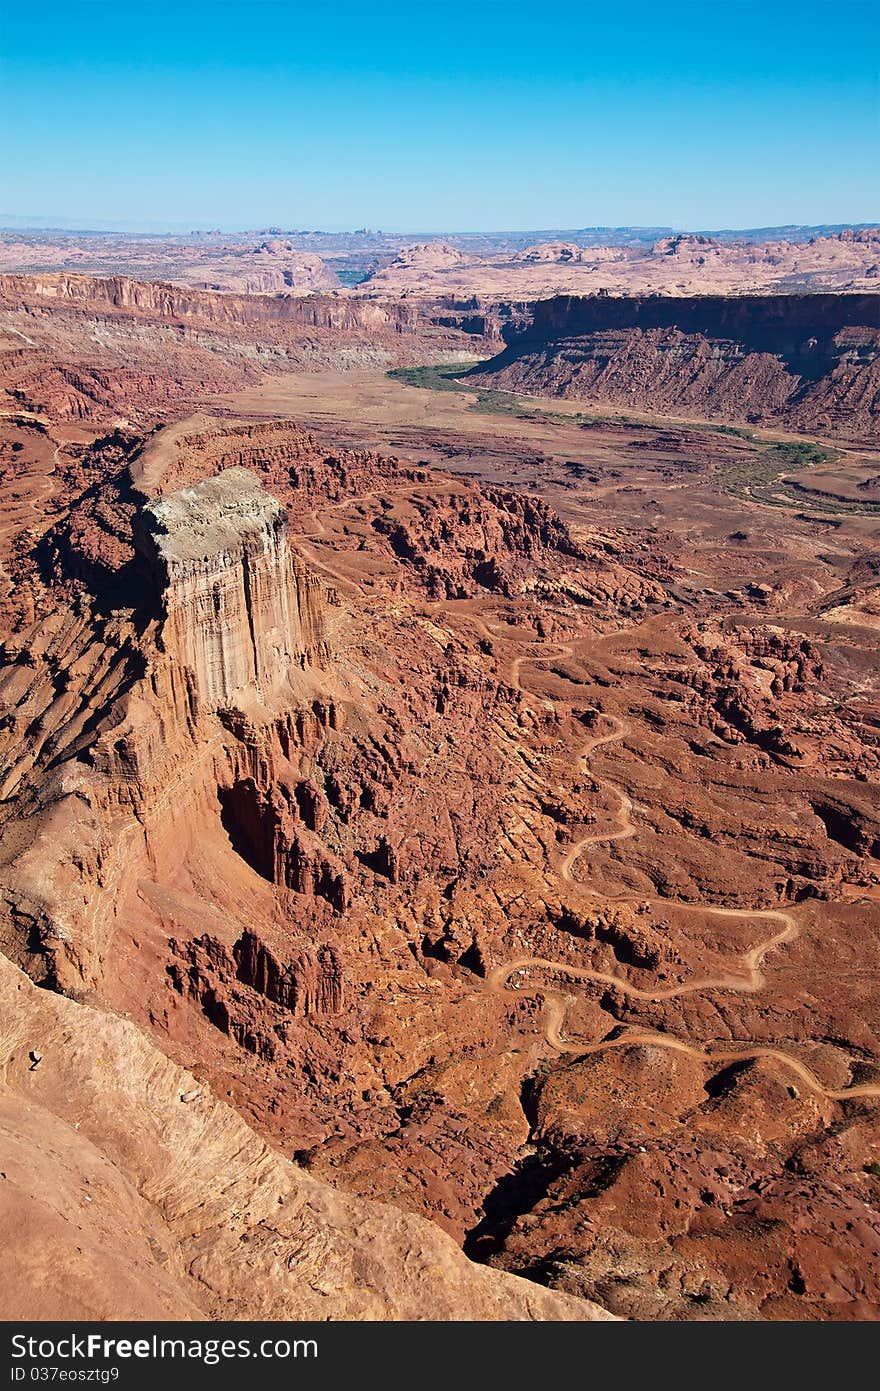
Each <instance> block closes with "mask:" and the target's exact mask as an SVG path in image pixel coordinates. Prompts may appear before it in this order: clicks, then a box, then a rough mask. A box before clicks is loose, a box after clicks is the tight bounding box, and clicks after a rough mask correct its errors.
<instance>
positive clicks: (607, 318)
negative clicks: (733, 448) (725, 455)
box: [471, 294, 880, 441]
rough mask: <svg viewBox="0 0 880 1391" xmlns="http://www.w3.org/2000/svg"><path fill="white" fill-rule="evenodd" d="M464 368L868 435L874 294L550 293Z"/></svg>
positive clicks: (874, 358) (876, 401) (586, 393)
mask: <svg viewBox="0 0 880 1391" xmlns="http://www.w3.org/2000/svg"><path fill="white" fill-rule="evenodd" d="M504 336H505V338H506V340H507V343H508V346H507V348H506V349H505V351H504V352H502V353H500V354H499V355H498V356H497V357H495V358H493V359H492V361H491V362H489V363H488V364H486V365H485V366H483V367H481V368H479V369H477V370H476V371H475V372H474V373H472V374H471V376H473V377H474V379H475V380H477V381H479V382H480V383H482V384H485V385H487V386H493V387H498V388H501V389H503V390H513V391H526V392H531V393H534V394H536V395H546V396H562V397H571V398H576V399H582V400H592V401H596V402H601V403H607V404H609V405H614V406H617V407H631V406H632V405H633V404H634V403H635V402H637V403H638V406H639V409H640V410H655V411H659V412H676V411H680V412H688V413H696V414H698V415H700V416H704V417H706V418H719V417H720V418H723V419H725V420H741V421H748V422H753V423H760V422H765V421H766V422H770V421H778V422H781V423H784V424H786V425H789V426H791V427H792V428H795V429H803V430H811V431H816V432H820V433H830V434H839V435H841V436H843V437H846V438H853V439H864V440H866V441H867V440H873V439H876V438H877V436H878V432H880V424H878V422H880V297H878V296H876V295H865V294H861V295H858V294H852V295H765V296H746V295H740V296H735V297H734V296H730V297H727V296H723V297H722V296H702V297H699V298H690V299H673V298H671V297H668V298H664V297H644V298H614V297H611V296H607V297H606V296H595V297H590V298H582V299H579V298H575V297H571V296H560V297H558V298H556V299H552V300H547V301H546V302H544V303H542V304H538V305H536V306H535V308H534V313H533V316H532V319H531V322H530V323H529V324H528V325H527V326H526V327H525V328H517V327H516V326H513V327H512V328H511V329H508V330H505V334H504Z"/></svg>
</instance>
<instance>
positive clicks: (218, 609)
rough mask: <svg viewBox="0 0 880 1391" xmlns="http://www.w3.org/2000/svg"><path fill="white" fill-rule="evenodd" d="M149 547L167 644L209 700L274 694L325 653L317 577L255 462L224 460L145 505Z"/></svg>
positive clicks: (220, 703)
mask: <svg viewBox="0 0 880 1391" xmlns="http://www.w3.org/2000/svg"><path fill="white" fill-rule="evenodd" d="M140 541H141V546H142V549H143V550H144V552H145V553H146V554H147V555H148V556H149V554H150V551H152V552H153V553H154V556H155V559H156V561H157V565H158V570H159V574H160V577H161V582H162V585H163V589H164V600H163V602H164V606H165V612H166V629H165V634H164V638H163V641H164V645H165V646H166V648H170V649H171V650H173V651H174V652H176V653H177V654H178V656H179V659H180V661H181V662H182V663H183V664H184V665H185V666H186V667H187V668H188V670H189V671H190V672H191V673H192V678H193V686H194V690H195V692H196V693H197V696H198V698H199V699H200V701H201V702H202V703H203V705H204V706H205V707H206V708H207V709H220V708H223V707H225V706H228V705H230V704H231V703H232V702H233V701H234V699H235V697H236V696H237V695H240V694H241V693H242V692H243V691H246V690H249V689H254V690H256V691H258V692H259V693H261V694H267V693H268V692H270V691H271V690H273V689H274V688H276V687H277V686H278V685H279V684H280V683H281V682H283V680H284V678H285V677H286V675H287V673H288V672H289V670H290V667H291V665H292V664H293V665H299V666H303V665H305V664H306V663H307V662H310V661H312V660H316V659H320V658H321V656H322V654H323V652H324V646H325V645H324V641H323V636H322V630H321V620H320V613H319V609H318V604H317V600H316V592H317V590H318V588H319V586H318V582H317V581H316V580H315V578H314V577H313V576H311V575H310V574H309V573H308V572H307V570H306V567H305V566H304V564H303V562H302V561H301V560H300V559H299V558H298V557H297V556H295V555H294V553H293V551H292V550H291V547H290V545H289V543H288V538H287V529H286V517H285V513H284V509H283V507H282V506H281V504H280V503H279V502H278V501H277V500H276V499H275V498H274V497H272V495H271V493H268V492H267V491H266V490H265V489H264V488H263V487H262V486H261V485H260V483H259V481H258V480H257V478H256V477H255V476H254V474H252V473H250V472H249V471H248V470H247V469H243V468H231V469H225V470H224V471H223V472H222V473H220V474H218V475H217V476H216V477H214V478H209V479H206V480H204V481H203V482H201V483H198V484H196V485H195V486H194V487H190V488H183V489H181V491H180V492H177V493H173V494H171V495H170V496H169V497H167V498H164V499H163V500H161V501H159V502H154V503H151V504H150V505H149V506H147V507H146V508H145V509H144V512H143V517H142V522H141V526H140Z"/></svg>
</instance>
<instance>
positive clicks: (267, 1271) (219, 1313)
mask: <svg viewBox="0 0 880 1391" xmlns="http://www.w3.org/2000/svg"><path fill="white" fill-rule="evenodd" d="M0 1004H2V1016H3V1018H4V1020H6V1021H7V1025H6V1028H5V1030H4V1034H3V1039H2V1051H0V1063H2V1066H3V1071H4V1086H3V1089H2V1095H0V1141H2V1146H3V1156H4V1158H3V1166H4V1168H3V1182H2V1184H0V1235H2V1238H3V1244H4V1249H5V1251H6V1261H7V1278H6V1279H5V1280H4V1281H3V1293H2V1296H0V1312H2V1314H3V1316H4V1317H5V1318H10V1319H22V1318H33V1317H34V1316H35V1314H36V1316H38V1317H43V1318H56V1319H89V1320H95V1319H107V1318H115V1319H118V1318H131V1319H151V1318H159V1319H161V1318H165V1319H169V1318H171V1319H187V1320H188V1319H205V1318H207V1319H275V1320H290V1319H318V1320H322V1321H323V1320H325V1319H327V1318H333V1319H424V1318H429V1319H607V1318H610V1317H611V1316H610V1315H608V1314H606V1313H605V1311H604V1310H603V1309H601V1308H599V1307H598V1306H597V1305H595V1304H592V1303H589V1302H588V1301H585V1300H579V1299H571V1298H569V1297H568V1296H566V1295H558V1294H554V1293H551V1292H550V1291H548V1290H544V1289H541V1288H540V1287H539V1286H536V1285H533V1284H531V1283H530V1282H528V1281H525V1280H517V1279H513V1278H511V1277H509V1276H505V1275H500V1274H498V1273H496V1272H494V1271H490V1270H480V1269H479V1268H477V1267H476V1266H474V1265H472V1264H471V1263H470V1262H469V1261H468V1260H467V1259H466V1258H465V1257H464V1256H463V1255H462V1253H461V1251H460V1250H459V1249H458V1248H457V1247H456V1245H455V1243H454V1242H453V1241H452V1240H451V1238H449V1237H448V1236H446V1235H445V1234H444V1233H443V1232H441V1231H439V1229H438V1228H437V1227H435V1226H434V1225H433V1224H432V1223H430V1222H426V1221H424V1220H423V1219H421V1218H418V1217H415V1216H411V1215H409V1214H405V1213H403V1212H401V1211H399V1210H397V1209H394V1208H391V1207H387V1206H384V1205H382V1204H374V1203H369V1202H365V1201H363V1200H362V1199H359V1198H356V1197H351V1196H348V1195H346V1194H343V1193H340V1192H337V1191H335V1190H334V1189H333V1188H331V1187H330V1186H329V1185H327V1184H325V1183H321V1182H320V1181H319V1180H317V1179H315V1178H314V1177H312V1176H311V1175H309V1174H307V1173H304V1172H303V1171H302V1170H301V1169H297V1168H296V1167H295V1166H294V1165H293V1164H292V1163H290V1162H289V1161H288V1160H286V1159H284V1158H283V1157H282V1155H281V1154H280V1153H279V1152H278V1150H276V1149H273V1148H271V1147H270V1146H268V1145H267V1144H265V1143H264V1142H263V1141H262V1140H260V1139H259V1138H258V1136H257V1135H256V1134H255V1133H254V1132H253V1131H252V1130H250V1129H249V1128H248V1126H247V1125H246V1124H245V1123H244V1122H243V1121H242V1120H241V1118H240V1117H239V1116H238V1115H236V1113H235V1112H234V1111H233V1110H232V1109H231V1108H230V1107H229V1106H227V1105H225V1104H224V1103H223V1102H222V1101H219V1100H217V1099H215V1098H214V1097H213V1096H212V1095H211V1092H210V1090H209V1089H208V1088H207V1087H205V1086H204V1085H203V1084H202V1083H201V1082H199V1081H198V1080H197V1079H196V1078H195V1077H194V1076H193V1075H192V1073H191V1072H186V1071H184V1070H183V1069H182V1068H180V1067H176V1066H175V1065H174V1064H173V1063H171V1062H169V1060H168V1059H167V1058H165V1057H164V1056H163V1055H162V1054H161V1053H160V1052H159V1051H158V1050H157V1049H156V1048H155V1047H154V1045H153V1044H151V1043H150V1042H149V1041H148V1039H147V1038H146V1037H145V1035H144V1034H143V1033H142V1032H141V1031H140V1030H139V1029H138V1028H136V1027H135V1025H133V1024H131V1023H130V1022H128V1021H126V1020H123V1019H120V1018H118V1017H117V1016H116V1015H114V1014H113V1013H110V1012H107V1011H105V1010H93V1009H89V1008H87V1007H86V1006H84V1005H79V1004H75V1003H74V1002H73V1001H72V1000H66V999H63V998H61V997H60V996H58V995H50V994H49V993H48V992H46V991H41V990H38V989H36V988H35V987H34V986H33V985H32V984H31V983H30V982H29V981H28V980H27V978H26V977H24V976H22V975H21V973H20V972H19V971H17V970H16V969H15V968H14V967H13V966H12V965H11V964H10V963H9V962H8V961H6V960H5V959H3V958H2V957H0ZM34 1049H37V1050H38V1051H39V1052H40V1055H41V1063H40V1066H39V1068H37V1069H34V1067H33V1066H32V1059H31V1057H30V1056H29V1053H30V1051H31V1050H34Z"/></svg>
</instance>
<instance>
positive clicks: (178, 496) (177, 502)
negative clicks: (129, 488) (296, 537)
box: [144, 468, 284, 563]
mask: <svg viewBox="0 0 880 1391" xmlns="http://www.w3.org/2000/svg"><path fill="white" fill-rule="evenodd" d="M144 515H145V521H146V524H147V527H148V529H149V531H150V533H151V535H152V537H153V540H154V541H155V544H156V548H157V550H158V551H159V554H160V555H161V556H162V557H163V558H164V559H165V560H166V561H169V562H172V563H173V562H175V561H176V562H183V561H191V560H203V559H205V558H207V557H208V556H212V555H217V554H218V553H222V552H225V551H234V550H236V549H238V548H239V547H240V546H241V545H242V543H243V542H244V541H245V540H246V539H247V538H248V537H252V536H254V535H256V534H257V533H259V532H263V531H265V530H266V529H267V528H270V527H273V526H275V525H276V524H277V522H278V520H279V518H280V517H282V516H283V515H284V508H283V507H282V506H281V503H280V502H279V501H278V499H277V498H275V497H273V496H272V494H271V493H269V492H267V491H266V489H265V488H264V487H263V485H262V484H261V483H260V481H259V479H258V478H257V476H256V474H254V473H251V471H250V469H246V468H228V469H224V470H223V472H222V473H218V474H215V476H214V477H213V478H206V479H204V480H203V482H201V483H194V484H193V485H192V487H189V488H181V489H180V491H179V492H176V493H169V494H168V496H167V497H164V498H162V499H161V500H160V501H158V502H151V503H150V504H149V505H148V506H147V507H145V508H144Z"/></svg>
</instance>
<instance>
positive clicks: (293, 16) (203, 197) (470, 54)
mask: <svg viewBox="0 0 880 1391" xmlns="http://www.w3.org/2000/svg"><path fill="white" fill-rule="evenodd" d="M878 30H880V5H878V4H877V3H876V0H801V3H796V0H762V3H753V0H694V3H691V0H667V2H666V3H664V0H651V3H642V0H629V3H626V2H625V0H624V3H620V0H618V3H611V0H605V3H594V2H593V0H581V3H570V2H569V0H554V3H545V4H541V3H539V0H528V3H520V0H506V3H496V0H474V3H468V4H464V3H460V0H446V3H438V2H437V0H407V3H405V4H404V3H396V0H376V3H358V4H353V3H346V0H337V3H333V4H325V3H322V0H311V2H310V3H308V4H300V3H290V0H277V3H275V2H274V0H250V3H244V2H243V0H229V3H224V0H213V3H196V2H195V0H192V2H190V0H179V3H177V4H171V3H166V0H155V3H150V2H149V0H141V3H126V0H112V3H105V0H66V2H65V3H55V0H48V3H39V4H37V3H34V0H28V2H27V3H22V0H0V111H2V114H3V126H4V133H5V139H4V158H3V161H2V169H0V216H2V215H3V214H6V215H10V214H14V215H18V216H20V217H21V216H24V217H31V216H34V217H43V218H47V217H48V218H52V219H55V218H57V219H59V222H60V223H61V224H65V223H66V224H67V225H85V226H100V225H105V224H108V223H117V224H119V225H124V226H127V227H132V228H137V227H142V228H158V227H213V226H222V227H229V228H239V227H241V228H244V227H250V228H253V227H263V226H268V225H275V226H283V227H291V228H293V227H299V228H325V229H329V230H338V229H346V228H354V227H359V226H370V227H373V228H377V227H381V228H384V229H387V230H399V231H404V232H417V231H426V230H430V231H442V230H448V231H456V230H458V231H468V230H497V229H507V230H513V229H517V228H522V229H531V228H550V227H561V228H565V227H567V228H577V227H586V226H594V225H606V224H610V225H627V224H630V225H632V224H637V225H671V226H676V227H692V228H720V227H748V226H762V225H775V224H779V223H787V222H800V223H818V222H846V221H855V222H866V221H871V220H875V219H878V218H880V181H878V159H877V150H878V133H880V130H878V72H877V68H878V50H880V44H878V38H880V34H878Z"/></svg>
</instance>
